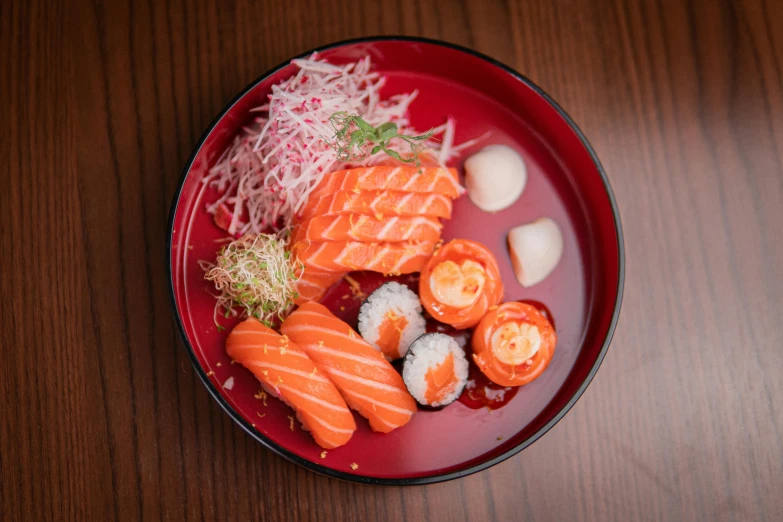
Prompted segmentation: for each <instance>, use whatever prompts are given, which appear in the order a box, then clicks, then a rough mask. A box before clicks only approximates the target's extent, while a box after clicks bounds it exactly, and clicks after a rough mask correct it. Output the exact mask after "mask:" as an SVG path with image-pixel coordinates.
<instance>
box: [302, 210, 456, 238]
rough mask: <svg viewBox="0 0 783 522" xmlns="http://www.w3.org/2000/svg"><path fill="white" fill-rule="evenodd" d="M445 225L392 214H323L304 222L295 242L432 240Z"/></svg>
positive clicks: (437, 236)
mask: <svg viewBox="0 0 783 522" xmlns="http://www.w3.org/2000/svg"><path fill="white" fill-rule="evenodd" d="M441 228H443V225H441V224H440V221H438V220H437V219H434V218H426V217H399V216H392V217H387V218H383V219H377V218H376V217H374V216H368V215H366V214H362V215H359V214H343V215H339V216H319V217H314V218H312V219H309V220H307V221H305V222H303V223H300V224H299V225H298V226H297V228H296V233H295V234H294V242H295V243H296V242H299V241H304V240H309V241H370V242H378V241H432V242H435V241H437V240H438V239H440V230H441Z"/></svg>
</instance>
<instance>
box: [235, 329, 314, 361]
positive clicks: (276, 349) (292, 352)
mask: <svg viewBox="0 0 783 522" xmlns="http://www.w3.org/2000/svg"><path fill="white" fill-rule="evenodd" d="M237 333H238V334H239V333H244V332H237ZM247 333H252V332H247ZM264 347H266V350H267V351H272V352H280V348H279V347H277V346H273V345H271V344H266V345H263V344H243V345H242V347H241V348H239V347H238V348H237V349H239V350H241V349H242V348H258V349H259V350H263V349H264ZM280 353H281V355H293V356H295V357H301V358H302V359H309V357H308V356H307V354H306V353H304V352H302V351H301V350H291V348H290V347H289V346H286V347H285V354H283V353H282V352H280Z"/></svg>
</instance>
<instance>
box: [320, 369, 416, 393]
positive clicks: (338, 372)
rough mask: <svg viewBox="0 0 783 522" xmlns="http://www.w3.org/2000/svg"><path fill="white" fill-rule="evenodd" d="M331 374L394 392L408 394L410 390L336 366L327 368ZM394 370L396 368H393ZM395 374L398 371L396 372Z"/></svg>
mask: <svg viewBox="0 0 783 522" xmlns="http://www.w3.org/2000/svg"><path fill="white" fill-rule="evenodd" d="M325 371H326V372H327V373H328V374H329V375H330V376H331V375H336V376H337V377H342V378H343V379H346V380H348V381H353V382H358V383H359V384H364V385H365V386H369V387H370V388H376V389H378V390H386V391H389V392H392V393H402V394H405V395H408V392H407V391H405V390H402V389H400V388H395V387H394V386H390V385H388V384H384V383H382V382H377V381H371V380H369V379H365V378H363V377H359V376H358V375H351V374H350V373H347V372H344V371H342V370H337V369H335V368H327V369H326V370H325ZM392 371H394V369H393V368H392ZM394 373H395V374H396V373H397V372H394Z"/></svg>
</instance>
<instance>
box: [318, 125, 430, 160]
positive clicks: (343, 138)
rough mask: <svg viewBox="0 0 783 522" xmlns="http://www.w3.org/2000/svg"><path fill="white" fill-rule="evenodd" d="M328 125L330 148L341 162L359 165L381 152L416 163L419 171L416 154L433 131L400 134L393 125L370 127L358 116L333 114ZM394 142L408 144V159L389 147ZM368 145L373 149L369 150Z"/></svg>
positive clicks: (417, 155) (417, 154)
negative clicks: (414, 134) (358, 163)
mask: <svg viewBox="0 0 783 522" xmlns="http://www.w3.org/2000/svg"><path fill="white" fill-rule="evenodd" d="M329 123H331V125H332V128H333V129H334V136H333V137H332V139H331V145H332V146H333V147H334V149H335V151H337V157H338V159H340V161H360V160H363V159H364V158H366V157H367V156H369V155H372V154H377V153H378V152H381V151H382V152H385V153H386V154H387V155H389V156H391V157H392V158H394V159H396V160H398V161H402V162H403V163H415V164H416V166H417V167H421V161H420V160H419V153H420V152H421V150H422V149H423V148H424V146H423V145H424V142H425V141H427V140H428V139H430V138H431V137H432V135H433V134H434V130H432V129H430V130H429V131H427V132H425V133H424V134H422V135H420V136H408V135H406V134H400V133H399V128H398V127H397V124H396V123H393V122H388V123H383V124H381V125H379V126H377V127H373V126H372V125H370V124H369V123H367V122H366V121H364V120H363V119H362V118H361V116H358V115H356V114H348V113H347V112H335V113H334V114H332V115H331V116H330V117H329ZM395 139H397V140H402V141H404V142H405V143H407V144H408V146H409V147H410V151H411V154H410V156H406V157H403V156H401V155H400V153H399V152H397V151H396V150H394V149H392V148H390V147H389V144H390V142H391V141H392V140H395ZM370 145H372V148H371V149H370V148H369V146H370ZM368 149H369V152H368Z"/></svg>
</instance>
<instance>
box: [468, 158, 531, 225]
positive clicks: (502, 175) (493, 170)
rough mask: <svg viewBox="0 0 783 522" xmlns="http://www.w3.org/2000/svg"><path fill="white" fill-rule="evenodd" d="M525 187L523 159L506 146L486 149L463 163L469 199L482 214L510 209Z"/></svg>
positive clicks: (525, 177) (525, 169) (525, 170)
mask: <svg viewBox="0 0 783 522" xmlns="http://www.w3.org/2000/svg"><path fill="white" fill-rule="evenodd" d="M526 183H527V168H526V167H525V162H524V161H523V160H522V157H521V156H520V155H519V154H518V153H517V151H515V150H514V149H512V148H511V147H507V146H505V145H489V146H487V147H484V148H483V149H481V150H480V151H479V152H477V153H476V154H474V155H472V156H471V157H469V158H468V159H467V160H465V186H466V188H467V189H468V197H469V198H470V200H471V201H472V202H473V203H474V204H475V205H476V206H477V207H478V208H480V209H481V210H484V211H486V212H497V211H499V210H503V209H504V208H507V207H509V206H511V205H512V204H513V203H514V202H515V201H516V200H517V199H518V198H519V196H520V195H521V194H522V191H523V190H524V189H525V184H526Z"/></svg>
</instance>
